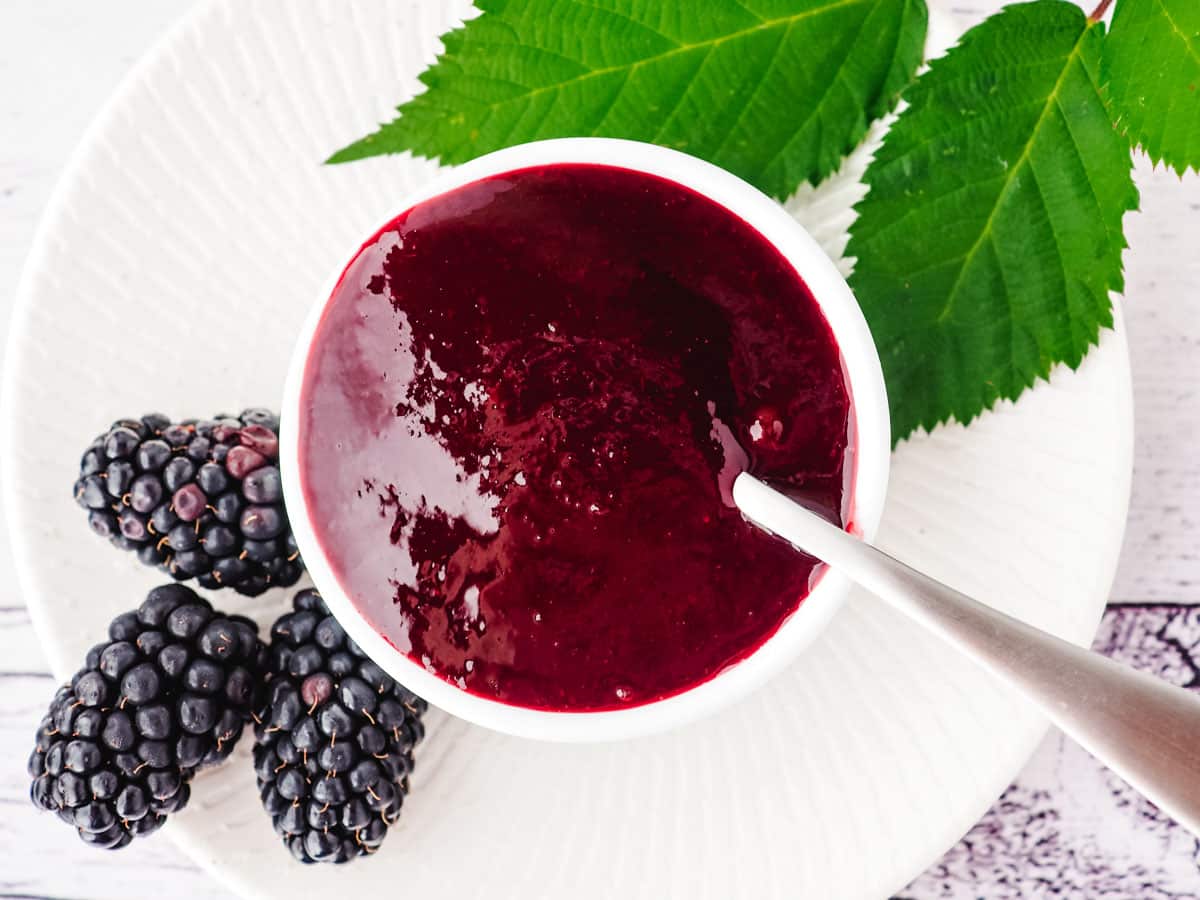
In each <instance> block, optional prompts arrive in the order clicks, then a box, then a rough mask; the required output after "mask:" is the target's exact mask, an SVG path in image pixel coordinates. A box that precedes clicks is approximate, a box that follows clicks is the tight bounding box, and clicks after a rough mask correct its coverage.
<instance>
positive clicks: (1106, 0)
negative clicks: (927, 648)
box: [1088, 0, 1113, 22]
mask: <svg viewBox="0 0 1200 900" xmlns="http://www.w3.org/2000/svg"><path fill="white" fill-rule="evenodd" d="M1112 2H1113V0H1100V3H1099V4H1098V5H1097V6H1096V8H1095V9H1093V10H1092V14H1091V15H1090V16H1088V21H1089V22H1099V21H1100V20H1101V19H1103V18H1104V14H1105V13H1106V12H1108V8H1109V7H1110V6H1112Z"/></svg>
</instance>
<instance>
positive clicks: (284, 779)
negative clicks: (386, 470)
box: [254, 590, 426, 863]
mask: <svg viewBox="0 0 1200 900" xmlns="http://www.w3.org/2000/svg"><path fill="white" fill-rule="evenodd" d="M267 670H268V673H267V676H266V679H267V682H266V689H265V702H264V705H263V708H262V711H261V713H260V715H259V717H258V721H256V724H255V727H254V734H255V745H254V767H255V770H256V771H257V773H258V786H259V791H260V794H261V798H262V803H263V807H264V808H265V809H266V811H267V812H268V813H269V814H270V816H271V819H272V821H273V822H274V824H275V830H276V831H277V832H278V833H279V835H280V837H282V838H283V841H284V843H285V844H287V846H288V848H289V849H290V850H291V851H292V855H293V856H295V857H296V859H298V860H299V861H300V862H303V863H314V862H331V863H344V862H350V861H351V860H353V859H354V858H355V857H358V856H365V855H368V854H370V853H373V852H374V851H375V850H376V849H378V847H379V845H380V843H381V842H382V841H383V838H384V836H385V835H386V833H387V830H388V826H390V825H391V824H392V823H393V822H395V820H396V817H397V816H398V815H399V813H400V806H401V803H402V802H403V801H404V795H405V794H406V793H407V792H408V775H409V772H411V771H412V766H413V757H412V754H413V748H414V747H415V746H416V744H417V743H418V742H419V741H420V740H421V738H422V737H423V736H424V734H425V728H424V725H423V724H422V722H421V716H422V715H423V714H424V712H425V709H426V703H425V701H424V700H422V699H421V698H420V697H418V696H416V695H415V694H413V693H411V692H410V691H407V690H405V689H404V688H403V687H401V686H400V685H398V684H396V682H395V681H393V680H392V679H391V678H390V677H388V676H387V675H386V674H385V673H384V671H383V670H382V669H381V668H380V667H379V666H377V665H376V664H375V663H373V662H371V660H370V659H368V658H367V656H366V655H365V654H364V653H363V652H362V651H361V650H360V649H359V648H358V645H357V644H355V643H354V642H353V641H352V640H351V639H350V638H349V637H347V635H346V632H345V631H343V630H342V627H341V626H340V625H338V623H337V620H336V619H334V618H333V616H331V615H330V614H329V610H328V609H327V608H326V606H325V603H324V601H322V599H321V596H320V595H319V594H318V593H317V592H316V591H312V590H308V591H301V592H300V593H298V594H297V595H296V597H295V599H294V601H293V612H290V613H288V614H286V615H284V616H282V617H281V618H280V619H279V620H278V621H277V622H276V623H275V625H274V627H272V629H271V645H270V649H269V651H268V662H267Z"/></svg>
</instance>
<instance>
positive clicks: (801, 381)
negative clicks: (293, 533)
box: [300, 164, 850, 710]
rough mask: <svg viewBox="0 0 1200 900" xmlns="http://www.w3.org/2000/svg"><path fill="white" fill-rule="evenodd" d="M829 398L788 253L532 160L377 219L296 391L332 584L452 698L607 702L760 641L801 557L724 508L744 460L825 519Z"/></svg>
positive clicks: (834, 447)
mask: <svg viewBox="0 0 1200 900" xmlns="http://www.w3.org/2000/svg"><path fill="white" fill-rule="evenodd" d="M849 415H850V411H849V397H848V393H847V389H846V385H845V381H844V378H843V373H842V367H841V361H840V357H839V354H838V349H837V346H836V344H835V343H834V340H833V336H832V334H831V332H830V330H829V327H828V325H827V324H826V322H825V320H824V318H823V317H822V315H821V313H820V311H819V309H818V308H817V306H816V303H815V302H814V301H813V299H812V297H811V296H810V294H809V293H808V290H807V288H806V287H805V285H804V283H803V282H802V281H801V279H800V278H799V277H798V276H797V275H796V273H795V271H794V270H793V269H792V268H791V266H790V265H789V264H788V263H787V261H786V260H784V259H783V258H782V256H780V254H779V253H778V251H776V250H775V249H774V248H773V247H772V246H771V245H770V244H769V243H768V242H767V241H766V240H765V239H764V238H763V237H762V236H761V235H760V234H759V233H758V232H757V231H755V230H754V229H753V228H751V227H750V226H749V225H747V224H746V223H745V222H743V221H742V220H740V219H739V218H737V217H736V216H734V215H733V214H732V213H730V212H729V211H728V210H726V209H725V208H724V207H721V206H718V205H717V204H715V203H714V202H712V201H710V200H707V199H706V198H704V197H702V196H700V195H698V194H696V193H694V192H692V191H691V190H689V189H687V188H684V187H682V186H680V185H678V184H675V183H673V182H670V181H666V180H662V179H659V178H655V177H653V176H649V175H645V174H641V173H636V172H631V171H629V170H625V169H619V168H611V167H605V166H589V165H575V164H571V165H556V166H547V167H541V168H536V169H526V170H522V171H519V172H512V173H506V174H505V175H502V176H496V177H492V178H488V179H484V180H482V181H478V182H474V183H472V184H469V185H467V186H465V187H462V188H459V189H457V190H455V191H452V192H450V193H447V194H443V195H441V196H439V197H437V198H435V199H433V200H430V201H427V202H425V203H422V204H419V205H418V206H416V207H414V208H413V209H411V210H409V211H408V212H406V213H403V214H402V215H400V216H399V217H397V218H396V219H395V220H393V221H392V222H391V223H390V224H389V225H388V226H386V227H385V228H384V229H383V230H382V231H381V232H380V233H379V234H378V235H376V236H375V237H374V238H373V239H372V240H371V241H369V242H368V243H367V244H366V245H365V246H364V247H363V249H362V250H361V251H360V253H359V254H358V256H357V257H356V258H355V259H354V261H353V262H352V263H351V264H350V266H349V267H348V268H347V270H346V272H345V274H344V275H343V277H342V279H341V281H340V283H339V284H338V286H337V288H336V290H335V291H334V294H333V297H332V298H331V301H330V303H329V305H328V307H327V309H326V311H325V314H324V318H323V319H322V321H321V324H320V326H319V327H318V330H317V333H316V336H315V340H314V343H313V345H312V349H311V351H310V356H309V360H308V365H307V369H306V372H305V380H304V386H303V393H302V411H301V422H300V435H301V440H300V444H301V459H300V468H301V472H300V475H301V483H302V486H303V489H304V492H305V496H306V498H307V500H308V503H309V508H310V513H311V517H312V521H313V523H314V529H315V530H316V532H317V537H318V540H319V541H320V543H321V545H322V548H323V549H324V550H325V553H326V556H327V557H328V558H329V560H330V562H331V564H332V567H333V569H334V571H335V573H336V575H337V577H338V578H339V581H340V582H341V585H342V587H343V589H344V590H345V591H346V593H347V594H348V595H349V596H350V597H351V599H352V600H353V601H354V602H355V604H356V605H357V606H358V607H359V608H360V609H361V610H362V611H363V612H364V613H365V614H366V615H367V617H368V618H369V619H370V621H371V622H372V623H373V624H374V626H375V627H376V628H377V629H378V631H379V632H380V633H381V634H382V635H383V636H384V637H386V638H387V639H388V640H389V641H391V642H392V643H393V644H394V645H395V646H396V647H397V648H399V649H400V650H402V651H403V652H405V653H407V654H408V655H409V656H410V657H411V658H413V659H414V660H416V661H417V662H419V663H421V664H422V665H424V666H425V667H426V668H427V669H429V670H430V671H432V672H434V673H436V674H437V675H439V676H441V677H442V678H444V679H446V680H448V681H450V682H452V683H454V684H457V685H458V686H459V687H461V688H464V689H465V690H468V691H471V692H473V693H477V694H481V695H486V696H488V697H493V698H497V699H499V700H502V701H505V702H508V703H511V704H516V705H520V706H528V707H537V708H543V709H556V710H598V709H612V708H622V707H627V706H632V705H637V704H641V703H645V702H648V701H650V700H654V699H657V698H660V697H664V696H669V695H671V694H675V693H678V692H680V691H682V690H685V689H687V688H689V687H691V686H693V685H695V684H697V683H699V682H702V681H705V680H707V679H708V678H711V677H712V676H714V675H716V674H717V673H718V672H720V671H721V670H722V669H723V668H725V667H726V666H728V665H730V664H731V663H733V662H736V661H737V660H738V659H740V658H742V657H744V656H746V655H747V654H749V653H750V652H751V651H753V650H754V649H755V648H756V647H757V646H758V645H759V644H761V643H762V642H763V641H765V640H766V639H767V638H769V637H770V636H771V635H772V634H773V633H774V632H775V630H776V629H777V628H778V627H779V625H780V624H781V623H782V622H783V621H784V619H786V617H787V616H788V615H789V614H790V613H791V612H793V611H794V610H795V609H796V607H797V605H798V604H799V603H800V601H801V600H802V598H803V597H804V596H805V594H806V593H807V591H808V589H809V584H810V578H811V576H812V574H813V563H812V561H811V560H809V559H807V558H806V557H803V556H801V555H800V554H797V553H795V552H794V551H793V550H791V549H790V548H789V547H787V546H785V545H784V544H783V543H782V542H780V541H778V540H776V539H774V538H771V537H768V536H767V535H765V534H763V533H762V532H760V531H758V530H756V529H755V528H753V527H751V526H750V525H748V524H747V523H746V522H745V521H744V520H743V519H742V517H741V516H740V514H739V513H738V512H737V510H736V509H734V508H733V506H732V500H731V498H730V495H729V489H730V486H731V484H732V481H733V478H734V477H735V476H736V474H737V473H738V472H740V471H742V470H746V469H749V470H751V471H753V472H755V473H756V474H758V475H761V476H763V477H767V478H770V479H772V480H773V481H774V482H776V483H777V484H778V483H784V484H786V487H787V489H788V490H789V491H790V492H791V493H793V494H795V495H798V496H801V497H803V498H804V500H805V501H806V502H807V503H809V504H810V505H815V506H816V507H818V508H820V509H822V510H823V511H824V512H826V513H827V514H828V515H829V516H830V517H831V518H833V519H836V520H838V521H840V520H841V515H842V509H843V497H842V493H843V468H844V463H845V460H846V449H847V429H848V418H849Z"/></svg>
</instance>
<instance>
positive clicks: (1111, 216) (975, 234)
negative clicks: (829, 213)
mask: <svg viewBox="0 0 1200 900" xmlns="http://www.w3.org/2000/svg"><path fill="white" fill-rule="evenodd" d="M1103 27H1104V26H1103V25H1097V24H1092V23H1089V22H1088V21H1087V20H1086V19H1085V18H1084V15H1083V13H1082V12H1081V11H1080V10H1079V8H1078V7H1076V6H1074V5H1073V4H1070V3H1065V2H1060V0H1038V2H1034V3H1027V4H1023V5H1018V6H1011V7H1008V8H1007V9H1005V10H1003V11H1002V12H1000V13H998V14H997V15H995V16H993V17H992V18H990V19H988V20H987V21H985V22H984V23H983V24H981V25H979V26H977V27H976V28H974V29H972V30H971V31H970V32H968V33H967V34H966V35H965V36H964V37H963V39H962V41H961V42H960V43H959V45H958V46H957V47H955V48H954V49H952V50H951V51H950V52H949V53H948V54H947V55H946V56H945V57H944V58H943V59H940V60H937V61H935V62H934V63H933V64H932V66H931V67H930V69H929V71H928V72H926V73H925V74H924V75H922V76H921V78H920V79H919V80H918V81H917V82H916V84H914V85H913V87H912V88H911V89H910V90H909V91H908V92H907V93H906V95H905V99H906V100H907V101H908V103H909V106H908V108H907V109H905V110H904V112H903V113H902V114H901V115H900V117H899V119H898V120H897V121H896V123H895V125H894V126H893V127H892V129H891V131H889V133H888V135H887V137H886V138H885V140H884V143H883V147H882V148H881V149H880V151H879V153H878V154H877V155H876V157H875V159H874V161H873V162H872V163H871V165H870V167H869V168H868V169H867V173H866V176H865V180H866V182H867V184H868V185H869V188H870V190H869V192H868V193H867V196H866V197H865V198H864V199H863V201H862V202H861V203H860V204H859V207H858V211H859V218H858V219H857V221H856V222H855V223H854V225H853V227H852V228H851V237H850V243H849V246H848V247H847V249H846V253H847V255H848V256H853V257H856V258H857V262H856V264H855V269H854V274H853V275H852V276H851V282H850V283H851V286H852V287H853V288H854V289H855V292H856V294H857V296H858V299H859V302H860V303H861V304H862V306H863V310H864V312H865V313H866V316H867V320H868V322H869V323H870V325H871V330H872V333H873V334H874V337H875V341H876V343H877V345H878V346H879V351H880V356H881V359H882V361H883V369H884V374H885V376H886V378H887V385H888V394H889V399H890V401H891V410H892V429H893V435H894V437H895V439H897V440H899V439H901V438H903V437H905V436H907V435H909V434H911V433H912V432H913V431H914V430H916V429H917V428H918V427H924V428H926V429H929V428H932V427H933V426H934V425H936V424H937V423H939V422H943V421H947V420H948V419H950V418H954V419H956V420H958V421H959V422H962V423H964V424H965V423H967V422H970V421H971V420H972V419H973V418H975V417H976V416H977V415H978V414H979V413H980V412H982V411H983V410H984V409H987V408H989V407H991V406H992V405H993V404H994V403H995V402H996V401H997V400H998V399H1000V398H1010V399H1015V398H1016V397H1017V396H1018V395H1019V394H1020V393H1021V392H1022V391H1023V390H1024V389H1025V388H1027V387H1029V386H1031V385H1032V384H1033V383H1034V381H1035V380H1037V379H1038V378H1045V377H1046V376H1047V375H1048V374H1049V372H1050V368H1051V366H1052V365H1053V364H1054V363H1058V362H1065V363H1066V364H1067V365H1069V366H1071V367H1072V368H1074V367H1076V366H1078V365H1079V362H1080V361H1081V360H1082V359H1083V355H1084V353H1085V352H1086V351H1087V348H1088V347H1089V345H1091V344H1094V343H1095V342H1096V340H1097V338H1098V336H1099V331H1100V328H1101V327H1104V326H1111V324H1112V310H1111V307H1110V302H1109V297H1108V293H1109V291H1119V290H1120V289H1121V287H1122V273H1121V250H1122V249H1123V248H1124V246H1125V239H1124V236H1123V234H1122V231H1121V219H1122V216H1123V214H1124V212H1125V211H1126V210H1129V209H1134V208H1135V207H1136V206H1137V190H1136V189H1135V188H1134V186H1133V181H1132V178H1131V175H1130V168H1131V161H1130V157H1129V147H1128V144H1127V143H1126V142H1125V140H1124V139H1123V138H1122V137H1121V136H1120V134H1118V133H1117V132H1116V131H1115V130H1114V129H1113V126H1112V120H1111V118H1110V116H1109V114H1108V112H1107V111H1106V109H1105V105H1104V102H1103V98H1102V96H1101V89H1100V84H1099V81H1098V77H1099V74H1098V69H1099V55H1100V43H1101V41H1102V40H1103Z"/></svg>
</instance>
